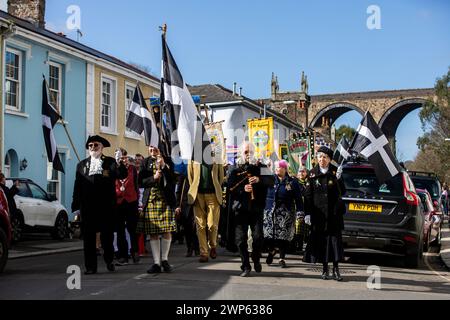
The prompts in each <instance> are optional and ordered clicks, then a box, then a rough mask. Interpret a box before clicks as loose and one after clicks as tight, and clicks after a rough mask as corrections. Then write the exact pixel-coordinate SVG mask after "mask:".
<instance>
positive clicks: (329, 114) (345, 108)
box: [310, 102, 364, 128]
mask: <svg viewBox="0 0 450 320" xmlns="http://www.w3.org/2000/svg"><path fill="white" fill-rule="evenodd" d="M350 111H357V112H358V113H359V114H361V116H364V111H363V110H362V109H361V108H359V107H358V106H356V105H354V104H352V103H349V102H337V103H333V104H330V105H328V106H326V107H325V108H323V109H321V110H320V111H319V112H318V113H317V114H316V115H315V117H314V119H313V120H312V121H311V124H310V128H317V127H321V126H322V118H323V117H326V118H329V119H331V121H330V123H329V126H330V127H331V126H333V124H334V122H336V120H337V119H338V118H339V117H340V116H342V115H343V114H345V113H347V112H350Z"/></svg>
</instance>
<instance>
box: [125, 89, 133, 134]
mask: <svg viewBox="0 0 450 320" xmlns="http://www.w3.org/2000/svg"><path fill="white" fill-rule="evenodd" d="M134 90H135V89H134V87H132V86H131V85H128V84H127V85H126V86H125V128H126V125H127V121H128V114H129V112H130V106H131V102H132V101H133V96H134ZM125 130H126V131H127V132H128V133H130V134H131V133H132V131H131V130H130V129H128V128H126V129H125Z"/></svg>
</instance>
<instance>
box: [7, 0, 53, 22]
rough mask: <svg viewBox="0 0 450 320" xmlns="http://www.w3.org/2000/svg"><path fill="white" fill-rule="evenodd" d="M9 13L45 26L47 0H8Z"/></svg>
mask: <svg viewBox="0 0 450 320" xmlns="http://www.w3.org/2000/svg"><path fill="white" fill-rule="evenodd" d="M8 13H9V14H10V15H12V16H15V17H17V18H20V19H24V20H28V21H29V22H31V23H32V24H34V25H35V26H36V27H39V28H42V29H44V28H45V0H8Z"/></svg>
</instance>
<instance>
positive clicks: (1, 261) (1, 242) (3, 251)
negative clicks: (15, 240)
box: [0, 229, 8, 273]
mask: <svg viewBox="0 0 450 320" xmlns="http://www.w3.org/2000/svg"><path fill="white" fill-rule="evenodd" d="M7 260H8V243H7V239H6V234H5V231H3V229H0V273H2V272H3V270H4V269H5V265H6V261H7Z"/></svg>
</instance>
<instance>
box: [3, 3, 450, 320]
mask: <svg viewBox="0 0 450 320" xmlns="http://www.w3.org/2000/svg"><path fill="white" fill-rule="evenodd" d="M138 2H140V1H136V3H138ZM60 5H62V4H58V5H56V3H55V1H47V3H46V1H44V0H33V1H22V0H14V1H12V0H11V1H7V8H6V7H3V8H2V10H0V38H1V40H2V41H1V42H0V43H1V46H2V50H1V52H2V54H1V63H2V69H1V70H3V73H4V76H3V77H2V87H3V88H4V90H3V91H2V92H3V94H2V95H3V97H4V98H2V102H1V105H2V106H1V114H2V116H1V119H0V126H1V130H0V140H1V145H0V157H1V173H0V186H1V189H0V241H1V243H0V300H3V299H19V300H20V299H22V298H25V296H24V295H25V292H28V293H27V294H29V295H30V297H31V298H32V299H91V298H92V299H97V298H99V299H112V300H116V299H117V300H127V299H136V300H140V299H150V300H159V299H163V300H164V299H167V300H172V299H173V300H179V299H180V300H207V299H212V300H214V299H219V300H247V299H254V300H260V299H265V300H266V299H267V300H271V299H273V300H283V299H294V300H297V299H341V298H343V299H384V298H385V297H386V298H387V299H398V298H400V299H417V298H418V299H425V298H430V299H442V298H444V299H448V298H449V297H450V290H449V287H448V284H449V283H450V275H448V272H447V270H448V269H446V268H449V267H448V266H447V263H448V264H449V265H450V242H449V241H448V239H449V237H450V230H449V229H448V211H449V207H450V196H449V191H448V183H449V181H450V167H449V161H448V159H449V158H448V156H450V154H449V150H450V149H449V142H448V141H449V139H448V138H446V137H450V127H449V123H450V112H449V107H448V106H449V102H450V100H449V96H450V95H449V89H448V88H449V87H448V83H449V75H450V73H449V72H450V71H448V72H446V73H445V74H444V76H443V77H442V78H438V79H437V80H436V77H439V76H441V74H442V73H443V72H441V73H437V74H436V75H435V78H433V79H431V84H430V85H428V88H426V89H401V90H400V89H398V88H397V87H395V90H387V91H380V90H378V91H367V92H359V93H340V94H312V93H311V92H321V90H322V89H321V88H320V87H319V86H320V82H317V80H311V79H309V78H308V75H306V73H305V72H301V70H298V71H297V72H295V73H296V74H297V76H296V78H297V80H296V82H297V83H298V84H299V86H298V84H297V87H299V89H297V91H286V92H284V91H281V90H280V80H279V77H278V76H277V75H276V73H275V72H272V71H270V72H271V74H272V77H271V78H270V73H269V76H268V77H267V78H268V79H266V80H267V81H265V82H266V84H267V86H266V87H267V88H269V85H270V89H271V91H270V97H268V98H255V99H251V98H249V97H248V96H247V95H244V93H243V90H244V89H243V88H242V87H240V85H239V84H238V83H237V82H234V81H233V82H230V85H229V86H224V85H221V84H201V85H194V84H192V83H194V82H195V81H198V78H195V79H194V80H193V79H191V77H192V74H193V73H202V72H203V71H204V70H198V69H197V70H193V69H192V68H191V66H190V64H191V60H192V59H200V60H201V59H205V70H206V69H207V68H208V67H207V65H208V64H209V63H210V60H207V61H206V58H202V55H203V53H205V52H206V47H207V45H206V44H204V43H203V42H204V39H203V40H199V39H198V38H195V37H191V38H189V37H185V38H183V36H182V35H184V34H185V33H184V31H183V30H179V29H177V28H180V29H182V28H183V27H182V26H181V25H180V24H177V23H172V22H171V21H172V19H169V21H167V24H165V23H163V22H159V24H156V25H154V26H153V30H151V33H153V35H152V36H154V37H157V38H158V44H157V46H156V47H155V46H153V47H152V48H151V50H152V55H153V57H152V59H153V60H155V59H156V60H159V61H158V63H155V65H160V67H161V74H160V76H159V75H158V74H155V73H154V72H153V68H152V69H149V68H146V67H145V66H142V65H141V64H139V63H133V62H130V61H131V60H128V61H129V62H124V60H122V59H119V58H115V57H114V56H112V55H110V54H109V53H104V52H101V51H99V50H97V49H94V48H93V47H92V46H93V44H92V43H93V42H92V41H94V42H95V38H89V39H93V40H89V41H91V42H89V43H90V45H85V44H83V39H84V37H86V41H88V40H87V39H88V36H86V35H85V34H83V33H82V32H81V26H80V25H78V27H77V28H75V29H69V30H72V31H73V32H74V35H75V34H76V37H77V39H76V40H74V39H71V37H69V36H67V35H65V34H64V33H62V32H59V33H58V32H54V31H53V30H51V29H50V27H49V23H47V25H46V21H45V12H46V10H47V11H48V10H50V11H52V10H56V8H57V7H58V6H60ZM85 5H86V6H87V4H85ZM292 5H293V4H292ZM297 5H299V4H295V6H297ZM53 6H54V8H53ZM93 6H94V7H95V6H96V5H93ZM98 6H100V4H98ZM102 6H106V5H105V4H103V5H102ZM70 8H71V9H70V10H69V9H68V11H67V12H71V13H72V15H71V16H70V19H69V20H68V22H67V27H68V26H69V24H70V23H72V24H73V25H76V24H77V21H78V20H77V19H79V17H78V16H77V14H78V13H79V12H78V11H77V10H79V9H80V8H78V7H77V5H73V6H71V7H70ZM77 8H78V9H77ZM247 9H248V8H247ZM433 9H435V8H434V7H433ZM92 10H93V9H92ZM111 10H113V9H111ZM386 10H387V9H386ZM430 10H431V9H430ZM77 12H78V13H77ZM127 12H128V11H127ZM374 12H376V11H374ZM190 13H192V12H191V11H188V12H187V14H190ZM90 14H91V12H89V13H88V12H86V16H88V15H90ZM127 14H128V13H125V12H124V13H123V16H122V18H121V19H122V20H130V19H131V18H132V17H131V18H130V16H127ZM374 14H375V13H374ZM161 18H163V15H161ZM118 20H119V19H118ZM136 20H140V19H136ZM369 20H370V19H369ZM369 20H368V24H369ZM80 21H81V20H80ZM208 21H209V20H208ZM69 22H70V23H69ZM141 22H142V23H143V21H141ZM86 25H87V24H86ZM447 25H448V22H447ZM104 26H107V23H105V24H104ZM99 28H100V27H99ZM123 28H127V25H126V24H125V25H124V26H123ZM130 28H131V27H130ZM199 28H205V27H204V26H202V27H199ZM369 29H370V28H369ZM375 29H376V28H375ZM147 31H148V30H147ZM383 31H384V30H383ZM149 32H150V31H149ZM205 32H206V31H205ZM330 32H331V31H330ZM370 32H371V31H370ZM374 32H377V31H376V30H375V31H374ZM132 33H133V30H128V37H130V34H131V35H132ZM147 33H148V32H147ZM244 33H245V32H244ZM92 34H94V32H93V31H92ZM220 36H223V39H224V41H225V39H227V37H226V36H225V35H224V34H221V35H220ZM131 37H133V36H131ZM100 38H101V36H99V38H98V39H97V40H98V41H99V42H100ZM102 41H107V42H108V41H109V42H115V41H119V42H120V36H119V35H117V37H116V38H114V37H112V38H110V39H107V40H105V39H103V40H102ZM230 41H231V40H230ZM233 41H236V48H237V47H239V46H240V45H241V46H242V43H241V42H240V40H239V39H235V40H233ZM139 42H140V40H139V39H137V36H136V39H135V44H136V48H133V50H130V48H127V49H128V51H126V50H125V51H121V53H120V54H118V55H119V56H122V57H123V56H124V55H125V56H126V55H127V54H128V55H130V56H133V54H135V55H136V56H139V54H140V53H139V54H138V51H139V50H137V48H138V47H139V45H140V44H139ZM187 42H195V43H196V44H195V46H197V47H198V49H199V50H197V51H196V52H195V53H187V52H185V51H183V50H185V48H184V46H186V45H187ZM199 42H201V43H199ZM109 45H110V46H113V44H112V43H111V44H106V47H108V46H109ZM102 46H105V44H104V43H101V44H100V43H99V47H102ZM169 46H170V48H172V49H173V51H171V50H170V49H169ZM243 47H245V46H243ZM447 49H448V47H447ZM111 50H112V49H111ZM149 50H150V49H149ZM220 50H222V49H220ZM308 50H309V49H308ZM261 51H264V50H261ZM448 52H449V51H447V53H448ZM235 53H236V52H235ZM211 54H212V53H211ZM259 54H262V53H259ZM305 54H306V53H305ZM205 55H207V53H205ZM309 56H311V55H310V54H309V53H308V54H306V55H303V56H302V55H299V57H298V58H299V59H305V57H309ZM217 57H219V55H217ZM281 59H282V58H281ZM447 59H448V56H447ZM244 60H245V59H244ZM249 60H251V59H249ZM141 61H142V60H141ZM177 62H178V63H177ZM446 62H448V61H446ZM249 63H250V62H249ZM264 63H268V62H267V61H266V62H263V64H264ZM152 66H153V65H152ZM446 67H448V66H446ZM155 69H156V68H155ZM231 69H232V67H230V70H231ZM309 69H310V71H309V72H308V74H309V75H310V77H311V76H313V77H315V76H317V77H318V76H319V75H321V71H318V70H316V69H315V67H314V68H313V67H310V68H309ZM182 70H188V71H187V72H183V74H182ZM313 70H316V71H313ZM205 72H206V71H205ZM290 72H291V73H292V67H291V70H290ZM280 73H281V74H283V76H284V77H287V76H286V74H287V73H286V72H284V71H283V72H280ZM344 73H345V72H344ZM205 74H206V73H205ZM207 76H208V74H206V77H207ZM290 76H292V74H291V75H290ZM218 77H221V74H217V75H216V74H214V76H211V79H213V81H214V82H215V83H218V82H219V81H220V80H217V79H218ZM340 77H345V75H344V74H341V75H340ZM227 79H228V78H227ZM226 81H227V80H226ZM391 85H395V82H391ZM413 85H415V84H413ZM433 85H434V86H435V87H434V88H432V86H433ZM316 86H317V87H316ZM417 87H418V86H416V88H417ZM337 88H339V87H337ZM377 88H378V87H377ZM351 90H353V89H351ZM267 91H268V90H267ZM349 92H350V91H349ZM351 92H353V91H351ZM418 110H419V111H420V112H419V111H418ZM348 112H350V113H351V114H352V117H353V118H352V119H353V120H349V119H350V118H345V120H343V118H344V116H343V115H344V114H346V113H348ZM409 113H411V114H413V113H414V115H415V117H416V118H417V119H416V118H415V120H414V121H416V122H414V124H413V121H412V120H411V119H412V117H411V116H410V115H408V114H409ZM407 115H408V117H409V118H407V119H408V120H405V121H404V122H403V121H402V120H403V119H404V118H405V117H406V116H407ZM341 117H342V118H341ZM339 119H340V120H339ZM355 119H356V120H355ZM405 119H406V118H405ZM418 119H420V121H421V125H420V121H418ZM346 121H347V122H346ZM413 127H418V128H419V129H420V128H422V129H421V130H423V131H420V134H421V135H418V136H417V137H416V136H414V135H413V133H412V132H413ZM416 129H417V128H416ZM416 144H417V146H418V147H417V148H416V147H415V145H416ZM411 146H414V148H415V149H414V152H415V153H414V154H413V155H412V156H410V155H409V153H408V155H406V152H410V151H407V150H409V149H408V148H412V147H411ZM28 272H30V273H29V274H30V277H31V278H28V280H29V281H28V280H27V281H28V282H27V281H25V279H24V278H22V276H24V275H27V274H28ZM31 275H32V276H31ZM40 275H42V277H41V276H40ZM30 279H32V280H30ZM56 279H57V280H56ZM30 281H31V282H30ZM38 288H40V289H38ZM43 288H48V290H47V289H46V290H44V289H43ZM427 294H428V295H429V296H427ZM182 312H185V314H186V310H185V308H184V309H182ZM208 312H209V311H208Z"/></svg>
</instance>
